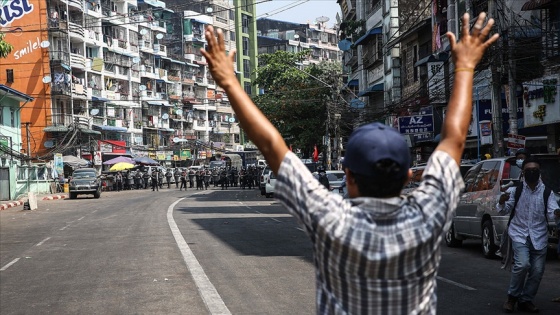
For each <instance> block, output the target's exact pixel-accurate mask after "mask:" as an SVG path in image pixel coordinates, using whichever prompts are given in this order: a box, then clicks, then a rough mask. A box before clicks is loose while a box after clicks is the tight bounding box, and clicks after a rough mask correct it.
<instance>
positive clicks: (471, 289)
mask: <svg viewBox="0 0 560 315" xmlns="http://www.w3.org/2000/svg"><path fill="white" fill-rule="evenodd" d="M436 279H438V280H440V281H443V282H447V283H449V284H452V285H455V286H458V287H459V288H462V289H465V290H469V291H476V289H475V288H473V287H469V286H468V285H464V284H461V283H459V282H455V281H452V280H449V279H446V278H444V277H440V276H437V277H436Z"/></svg>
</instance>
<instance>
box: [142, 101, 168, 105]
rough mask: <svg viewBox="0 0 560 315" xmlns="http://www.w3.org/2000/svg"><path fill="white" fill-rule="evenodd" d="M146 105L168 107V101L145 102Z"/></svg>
mask: <svg viewBox="0 0 560 315" xmlns="http://www.w3.org/2000/svg"><path fill="white" fill-rule="evenodd" d="M146 103H147V104H148V105H152V106H169V102H168V101H146Z"/></svg>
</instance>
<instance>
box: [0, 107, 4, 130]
mask: <svg viewBox="0 0 560 315" xmlns="http://www.w3.org/2000/svg"><path fill="white" fill-rule="evenodd" d="M3 125H4V107H0V126H3Z"/></svg>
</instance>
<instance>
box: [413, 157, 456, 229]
mask: <svg viewBox="0 0 560 315" xmlns="http://www.w3.org/2000/svg"><path fill="white" fill-rule="evenodd" d="M464 187H465V184H464V182H463V178H462V176H461V172H460V170H459V166H458V165H457V163H456V162H455V160H453V159H452V158H451V156H449V154H447V153H446V152H444V151H440V150H436V151H435V152H434V153H433V154H432V156H431V157H430V160H429V161H428V165H427V166H426V169H425V170H424V173H423V174H422V183H421V184H420V186H419V187H418V188H417V189H416V190H415V191H414V192H412V194H411V198H412V200H413V201H414V202H415V203H416V204H418V205H419V208H420V209H422V212H423V213H424V221H425V222H426V223H427V224H428V225H433V226H432V227H431V228H433V229H434V230H438V231H441V230H447V229H448V228H449V226H450V225H451V219H452V218H453V213H454V211H455V208H456V207H457V204H458V202H459V198H460V195H461V191H462V190H463V188H464Z"/></svg>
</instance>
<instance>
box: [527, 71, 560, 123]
mask: <svg viewBox="0 0 560 315" xmlns="http://www.w3.org/2000/svg"><path fill="white" fill-rule="evenodd" d="M519 106H521V104H519ZM523 106H524V122H525V126H526V127H531V126H540V125H547V124H553V123H557V122H560V75H553V76H547V77H543V78H540V79H537V80H533V81H530V82H525V83H523Z"/></svg>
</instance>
